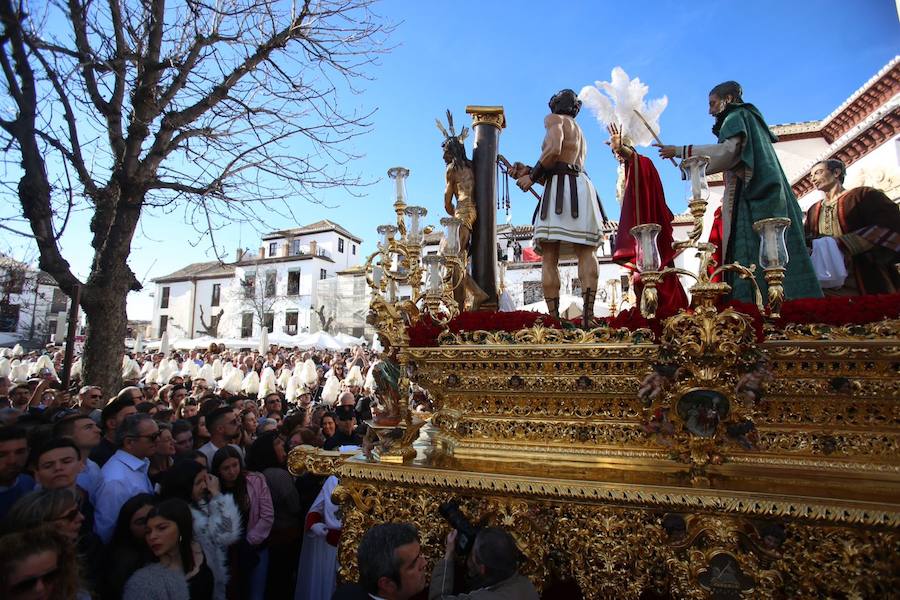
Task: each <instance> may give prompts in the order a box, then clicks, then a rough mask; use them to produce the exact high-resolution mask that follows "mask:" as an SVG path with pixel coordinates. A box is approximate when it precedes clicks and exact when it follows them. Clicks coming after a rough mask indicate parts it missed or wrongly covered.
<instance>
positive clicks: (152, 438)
mask: <svg viewBox="0 0 900 600" xmlns="http://www.w3.org/2000/svg"><path fill="white" fill-rule="evenodd" d="M125 437H130V438H147V439H148V440H150V441H151V442H155V441H156V440H158V439H159V432H158V431H157V432H156V433H151V434H148V435H128V436H125Z"/></svg>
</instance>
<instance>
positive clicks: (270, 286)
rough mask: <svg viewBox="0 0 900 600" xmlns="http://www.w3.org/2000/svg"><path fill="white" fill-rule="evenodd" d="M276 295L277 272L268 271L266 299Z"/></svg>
mask: <svg viewBox="0 0 900 600" xmlns="http://www.w3.org/2000/svg"><path fill="white" fill-rule="evenodd" d="M274 295H275V271H266V298H271V297H273V296H274Z"/></svg>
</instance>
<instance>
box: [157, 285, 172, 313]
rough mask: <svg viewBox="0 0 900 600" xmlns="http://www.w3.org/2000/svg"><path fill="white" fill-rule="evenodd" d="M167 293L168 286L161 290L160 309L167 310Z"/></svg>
mask: <svg viewBox="0 0 900 600" xmlns="http://www.w3.org/2000/svg"><path fill="white" fill-rule="evenodd" d="M169 291H170V288H169V286H166V287H164V288H163V289H162V298H160V299H159V307H160V308H169Z"/></svg>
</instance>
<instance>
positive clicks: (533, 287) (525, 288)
mask: <svg viewBox="0 0 900 600" xmlns="http://www.w3.org/2000/svg"><path fill="white" fill-rule="evenodd" d="M522 295H523V298H522V303H523V304H533V303H534V302H540V301H541V300H543V299H544V287H543V286H542V285H541V282H540V281H523V282H522Z"/></svg>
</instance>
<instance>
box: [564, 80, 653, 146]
mask: <svg viewBox="0 0 900 600" xmlns="http://www.w3.org/2000/svg"><path fill="white" fill-rule="evenodd" d="M649 91H650V88H649V87H647V85H646V84H645V83H643V82H642V81H641V80H640V79H639V78H637V77H635V78H634V79H631V78H629V77H628V73H626V72H625V70H624V69H623V68H622V67H615V68H614V69H613V70H612V75H611V76H610V81H597V82H595V83H594V85H586V86H584V87H583V88H581V92H580V93H579V94H578V98H579V99H581V101H582V102H583V103H584V105H585V106H586V107H587V108H588V109H589V110H590V111H591V112H592V113H593V114H594V116H595V117H596V118H597V121H599V122H600V124H601V125H603V126H604V127H605V126H607V125H610V124H613V123H615V124H617V125H620V126H621V128H622V134H623V135H625V136H627V137H629V138H631V142H632V143H633V144H634V145H635V146H649V145H650V144H651V143H652V142H653V141H654V140H653V136H652V135H651V133H650V132H649V131H648V130H647V128H646V127H645V126H644V124H643V123H641V120H640V119H639V118H638V116H637V115H636V114H634V111H635V110H637V111H639V112H640V113H641V114H642V115H643V116H644V118H645V119H647V122H648V123H649V124H650V126H651V127H653V130H654V131H656V133H657V135H659V117H660V115H661V114H662V112H663V111H664V110H665V109H666V106H667V105H668V104H669V99H668V98H667V97H666V96H663V97H662V98H656V99H653V100H650V101H645V100H644V97H645V96H646V95H647V92H649Z"/></svg>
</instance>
